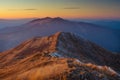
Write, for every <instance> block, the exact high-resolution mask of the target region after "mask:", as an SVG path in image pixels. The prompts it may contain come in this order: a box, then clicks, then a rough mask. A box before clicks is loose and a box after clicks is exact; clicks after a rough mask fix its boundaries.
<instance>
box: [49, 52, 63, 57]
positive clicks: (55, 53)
mask: <svg viewBox="0 0 120 80" xmlns="http://www.w3.org/2000/svg"><path fill="white" fill-rule="evenodd" d="M50 56H52V57H63V56H62V55H61V54H59V53H58V52H54V53H51V54H50Z"/></svg>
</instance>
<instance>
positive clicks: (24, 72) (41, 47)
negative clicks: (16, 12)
mask: <svg viewBox="0 0 120 80" xmlns="http://www.w3.org/2000/svg"><path fill="white" fill-rule="evenodd" d="M119 58H120V55H118V54H112V53H111V52H109V51H107V50H105V49H104V48H101V47H100V46H98V45H96V44H95V43H92V42H90V41H88V40H86V39H83V38H81V37H80V36H79V35H76V34H73V33H66V32H58V33H56V34H54V35H51V36H46V37H36V38H33V39H30V40H27V41H25V42H23V43H22V44H20V45H19V46H17V47H15V48H13V49H11V50H8V51H5V52H2V53H0V80H85V79H87V80H120V76H119V74H118V73H119V72H120V68H119V67H120V64H119V63H120V61H119Z"/></svg>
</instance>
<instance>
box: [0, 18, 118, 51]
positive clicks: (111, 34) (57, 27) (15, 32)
mask: <svg viewBox="0 0 120 80" xmlns="http://www.w3.org/2000/svg"><path fill="white" fill-rule="evenodd" d="M58 31H64V32H73V33H77V34H79V35H80V36H82V37H84V38H86V39H88V40H90V41H92V42H95V43H97V44H98V45H100V46H102V47H104V48H106V49H108V50H110V51H113V52H119V50H120V45H119V44H120V40H119V35H118V34H117V32H118V31H114V30H109V29H106V28H102V27H100V26H98V25H95V24H91V23H85V22H74V21H69V20H65V19H62V18H60V17H56V18H50V17H46V18H42V19H35V20H33V21H30V22H28V23H26V24H24V25H21V26H20V27H12V28H4V29H1V30H0V45H2V47H0V51H5V50H7V49H10V48H13V47H15V46H17V45H18V44H20V43H21V42H23V41H25V40H27V39H30V38H33V37H36V36H47V35H51V34H53V33H55V32H58Z"/></svg>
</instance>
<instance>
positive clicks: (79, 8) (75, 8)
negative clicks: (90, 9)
mask: <svg viewBox="0 0 120 80" xmlns="http://www.w3.org/2000/svg"><path fill="white" fill-rule="evenodd" d="M63 9H80V7H65V8H63Z"/></svg>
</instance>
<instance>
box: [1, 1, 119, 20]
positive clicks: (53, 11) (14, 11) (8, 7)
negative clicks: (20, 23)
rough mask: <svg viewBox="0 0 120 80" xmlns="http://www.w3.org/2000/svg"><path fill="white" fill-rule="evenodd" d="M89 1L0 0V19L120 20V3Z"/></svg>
mask: <svg viewBox="0 0 120 80" xmlns="http://www.w3.org/2000/svg"><path fill="white" fill-rule="evenodd" d="M89 1H90V0H86V1H85V0H69V1H68V0H61V1H60V0H1V2H0V18H34V17H46V16H50V17H58V16H59V17H63V18H120V15H119V14H120V10H119V7H120V6H119V3H120V1H118V0H101V1H100V0H99V1H98V0H91V2H89ZM92 1H93V2H92ZM95 1H96V2H95ZM113 1H114V2H113ZM117 1H118V2H117Z"/></svg>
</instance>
